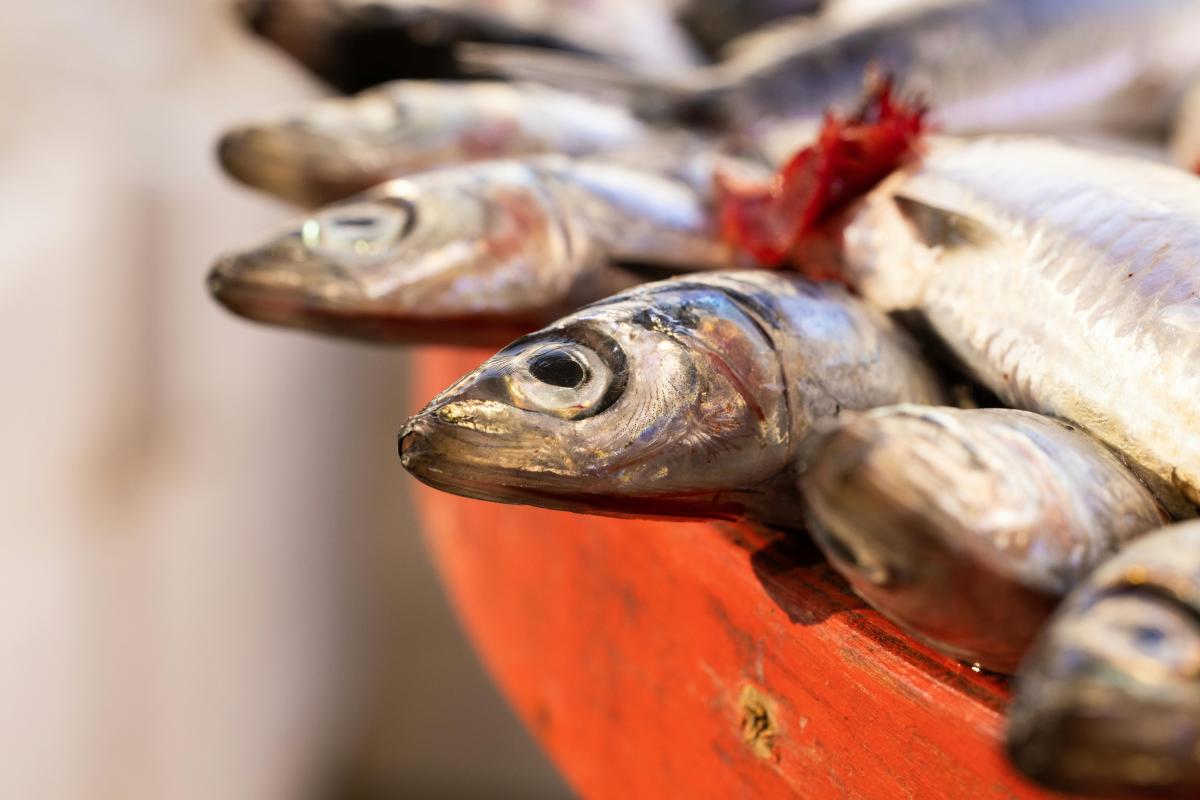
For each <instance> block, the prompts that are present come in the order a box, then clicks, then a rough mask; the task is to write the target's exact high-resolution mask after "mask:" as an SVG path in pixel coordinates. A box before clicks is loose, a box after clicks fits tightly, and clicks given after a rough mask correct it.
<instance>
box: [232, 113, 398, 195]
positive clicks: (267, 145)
mask: <svg viewBox="0 0 1200 800" xmlns="http://www.w3.org/2000/svg"><path fill="white" fill-rule="evenodd" d="M313 145H314V146H312V147H306V146H305V145H304V143H303V142H296V141H290V143H289V140H288V139H287V138H286V137H283V136H281V135H280V134H278V133H276V132H274V131H272V130H270V129H269V128H262V127H255V126H245V127H241V128H234V129H233V130H230V131H227V132H226V133H225V134H224V135H222V136H221V139H220V141H218V142H217V162H218V163H219V164H220V165H221V169H222V170H224V172H225V174H226V175H228V176H229V177H231V178H233V179H234V180H236V181H237V182H238V183H241V184H243V185H245V186H249V187H251V188H254V189H260V190H264V191H267V192H270V193H271V194H273V195H275V196H277V197H279V198H282V199H283V200H286V201H288V202H289V203H292V204H294V205H297V206H301V207H304V208H315V207H318V206H322V205H326V204H328V203H333V202H336V201H338V200H343V199H345V198H347V197H349V196H351V195H353V194H356V193H358V192H360V191H363V190H365V189H368V188H370V187H371V186H373V185H374V184H375V183H378V182H382V181H384V180H386V179H387V176H385V175H378V176H375V175H371V174H369V173H367V172H364V171H362V170H359V169H357V168H356V167H355V165H354V163H353V161H352V159H351V158H349V157H347V156H346V155H345V154H344V153H339V152H338V151H337V150H336V149H335V148H332V147H329V146H328V143H327V142H324V141H320V142H319V143H318V142H315V141H314V142H313ZM376 178H378V180H376Z"/></svg>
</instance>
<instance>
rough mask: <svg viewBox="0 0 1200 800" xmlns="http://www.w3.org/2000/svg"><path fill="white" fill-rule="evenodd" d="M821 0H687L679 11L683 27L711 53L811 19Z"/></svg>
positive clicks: (819, 7) (819, 6) (820, 5)
mask: <svg viewBox="0 0 1200 800" xmlns="http://www.w3.org/2000/svg"><path fill="white" fill-rule="evenodd" d="M822 5H823V3H822V2H821V0H686V2H684V3H683V5H682V7H681V8H680V9H679V12H678V14H679V18H680V21H681V22H682V24H683V26H684V27H685V28H686V29H687V31H688V32H689V33H690V34H691V35H692V37H693V38H694V39H696V41H698V42H700V44H701V45H702V46H703V47H704V49H705V51H706V52H708V53H710V54H714V55H715V54H717V53H720V52H722V51H723V50H724V48H726V47H727V46H729V45H730V44H731V43H733V42H736V41H738V40H739V39H741V38H742V37H744V36H748V35H753V33H752V32H753V31H757V30H759V29H760V28H762V27H764V26H771V25H773V24H778V23H779V22H780V21H781V20H790V19H793V18H795V19H804V20H811V19H812V18H813V15H814V14H815V13H816V12H817V11H818V10H819V9H821V7H822Z"/></svg>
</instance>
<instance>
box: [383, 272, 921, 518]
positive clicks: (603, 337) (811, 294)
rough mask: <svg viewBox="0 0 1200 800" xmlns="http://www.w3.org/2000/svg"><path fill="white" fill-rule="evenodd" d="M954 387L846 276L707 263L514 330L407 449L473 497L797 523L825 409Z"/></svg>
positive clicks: (419, 427) (413, 468)
mask: <svg viewBox="0 0 1200 800" xmlns="http://www.w3.org/2000/svg"><path fill="white" fill-rule="evenodd" d="M941 397H942V394H941V390H940V387H939V386H938V384H937V383H936V381H935V379H934V378H933V376H932V374H931V373H930V371H929V369H928V368H927V367H926V366H925V364H924V363H923V362H922V361H921V359H920V357H919V356H918V355H917V353H916V351H915V348H914V346H913V344H912V342H911V341H910V340H909V339H908V338H907V337H906V336H905V335H904V334H903V333H902V332H901V331H900V330H899V329H897V328H896V327H894V326H893V325H892V323H891V322H890V321H889V320H887V319H886V318H885V317H882V316H880V315H878V314H876V313H875V312H873V311H871V310H870V309H869V308H867V307H866V306H865V305H863V304H862V303H860V302H858V301H857V300H855V299H854V298H853V297H852V296H851V295H849V294H848V293H847V292H846V291H845V290H843V289H841V288H840V287H837V286H835V285H833V284H814V283H811V282H808V281H806V280H804V279H802V278H799V277H796V276H794V275H786V274H779V273H768V272H762V271H746V272H736V273H706V274H704V275H702V276H695V277H686V278H678V279H674V280H668V281H662V282H659V283H653V284H647V285H645V286H642V287H638V288H635V289H633V290H630V291H628V292H624V293H622V294H618V295H616V296H614V297H611V298H609V299H607V300H604V301H602V302H600V303H596V304H593V305H591V306H588V307H586V308H584V309H582V310H580V311H578V312H576V313H574V314H572V315H570V316H567V317H565V318H563V319H561V320H559V321H558V322H557V323H555V324H554V325H551V326H550V327H548V328H545V329H544V330H541V331H538V332H537V333H534V334H531V335H529V336H526V337H524V338H522V339H518V340H517V341H515V342H513V343H512V344H511V345H509V346H508V347H506V348H504V349H503V350H501V351H500V352H499V353H498V354H497V355H495V356H494V357H492V358H491V359H490V360H489V361H487V362H486V363H484V364H483V366H481V367H480V368H479V369H477V370H475V371H474V372H472V373H470V374H469V375H467V376H466V377H464V378H463V379H461V380H460V381H458V382H457V383H456V384H454V385H453V386H452V387H450V388H449V389H447V390H446V391H444V392H443V393H442V394H440V395H438V396H437V397H436V398H434V399H433V400H432V401H431V402H430V403H429V405H428V406H426V407H425V409H424V410H423V411H421V413H419V414H418V415H416V416H415V417H413V418H412V419H411V420H410V421H409V423H408V424H407V425H406V426H405V428H404V430H403V431H402V432H401V435H400V454H401V459H402V461H403V464H404V467H405V468H406V469H407V470H408V471H409V472H411V473H412V474H413V475H414V476H415V477H417V478H418V479H419V480H421V481H423V482H425V483H427V484H429V485H431V486H434V487H436V488H439V489H442V490H445V491H448V492H453V493H455V494H462V495H466V496H468V497H476V498H482V499H485V500H494V501H497V502H507V503H526V504H533V505H539V506H545V507H548V508H557V509H564V510H568V511H577V512H584V513H594V514H606V515H615V516H638V517H662V518H696V517H704V518H738V517H742V516H746V515H750V516H752V517H754V518H756V519H759V520H763V521H766V522H770V523H775V524H780V525H791V526H796V525H797V524H798V523H799V522H800V517H799V498H798V494H797V492H796V491H795V484H794V481H795V470H796V469H797V465H798V464H799V463H800V462H802V460H803V453H804V450H805V448H806V446H807V443H808V440H809V436H810V434H811V433H812V431H813V429H814V426H815V425H816V424H817V423H818V422H819V421H821V420H823V419H827V418H830V417H833V416H836V415H837V414H838V413H840V412H841V411H842V410H845V409H862V408H869V407H873V406H879V405H886V404H892V403H897V402H937V401H938V400H939V399H940V398H941Z"/></svg>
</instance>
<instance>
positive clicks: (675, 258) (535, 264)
mask: <svg viewBox="0 0 1200 800" xmlns="http://www.w3.org/2000/svg"><path fill="white" fill-rule="evenodd" d="M710 182H711V178H710ZM614 261H618V262H625V263H629V264H638V265H641V264H657V265H660V266H662V267H664V268H670V269H674V270H676V271H683V270H692V269H703V268H710V269H711V268H717V267H727V266H730V265H732V264H733V261H734V259H733V256H732V254H731V251H730V250H729V249H728V248H727V247H726V246H725V245H723V244H722V243H721V242H720V240H719V238H718V237H717V235H716V233H715V229H714V223H713V220H712V219H711V214H710V213H709V210H708V208H707V206H706V203H705V198H703V197H702V196H700V195H699V194H698V193H697V192H696V191H694V190H693V189H692V188H691V187H690V186H688V185H687V184H686V183H684V182H682V181H680V180H676V179H673V178H670V177H664V176H661V175H658V174H655V173H653V172H647V171H642V170H637V169H633V168H630V167H625V166H620V165H614V164H603V163H587V162H577V161H572V160H570V159H566V158H562V157H557V156H546V157H541V158H535V159H530V160H528V161H487V162H480V163H477V164H470V165H466V166H461V167H453V168H446V169H442V170H435V171H432V172H426V173H421V174H419V175H414V176H413V177H411V178H408V179H397V180H393V181H390V182H388V183H385V184H383V185H381V186H379V187H376V188H375V189H372V190H371V191H369V192H367V193H365V194H363V195H361V196H359V197H357V198H354V199H351V200H348V201H346V202H344V203H340V204H337V205H334V206H332V207H330V208H328V209H325V210H323V211H319V212H316V213H315V214H313V215H311V216H309V217H306V218H304V219H301V220H298V221H297V222H296V223H294V224H292V225H289V226H288V227H286V228H285V229H284V230H283V231H282V232H280V233H279V234H278V235H276V236H275V237H273V238H271V239H270V240H269V241H267V242H266V243H265V244H263V245H260V246H258V247H255V248H253V249H251V250H248V251H245V252H242V253H238V254H236V255H231V256H227V257H225V258H224V259H222V260H221V261H220V262H219V263H218V264H217V265H216V266H215V267H214V269H213V271H212V273H211V275H210V277H209V289H210V291H211V292H212V294H213V295H214V296H215V297H216V299H217V300H218V301H219V302H221V303H222V304H223V305H225V306H226V307H227V308H229V309H230V310H232V311H234V312H235V313H237V314H241V315H242V316H246V317H249V318H251V319H256V320H260V321H263V322H269V323H273V324H276V325H286V326H292V327H300V328H311V329H314V330H319V331H322V332H325V333H332V334H338V335H345V336H352V337H356V338H368V339H383V340H392V341H410V342H411V341H434V342H446V343H471V342H475V343H479V342H483V343H488V344H496V342H497V337H498V336H499V337H505V338H501V339H500V342H503V341H508V339H511V338H512V336H513V335H519V334H521V333H526V332H528V331H530V330H533V329H535V328H536V327H538V326H539V325H541V324H545V323H546V322H547V321H549V320H553V319H556V318H557V317H558V316H561V315H562V314H563V313H565V312H566V311H569V310H571V309H573V308H576V307H578V306H579V305H580V304H582V303H584V302H588V301H591V300H595V299H599V298H600V297H604V296H606V295H607V294H610V293H612V292H613V291H616V290H617V289H620V288H624V287H627V286H630V285H632V284H633V283H636V282H639V279H637V278H635V277H634V276H632V275H631V274H629V273H627V272H624V271H617V270H614V269H612V268H611V267H610V266H609V265H610V264H611V263H612V262H614Z"/></svg>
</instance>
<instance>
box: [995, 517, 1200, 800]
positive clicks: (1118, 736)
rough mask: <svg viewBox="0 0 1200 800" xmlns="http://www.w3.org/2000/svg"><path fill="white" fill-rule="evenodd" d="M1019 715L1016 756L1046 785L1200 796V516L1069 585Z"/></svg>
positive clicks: (1026, 679)
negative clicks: (1072, 588)
mask: <svg viewBox="0 0 1200 800" xmlns="http://www.w3.org/2000/svg"><path fill="white" fill-rule="evenodd" d="M1009 715H1010V716H1009V722H1008V731H1007V737H1006V738H1007V747H1008V751H1009V755H1010V757H1011V758H1012V759H1013V761H1014V763H1015V764H1016V766H1017V767H1018V768H1019V769H1020V770H1021V771H1022V772H1024V773H1025V774H1026V775H1028V776H1030V777H1032V778H1033V779H1035V780H1036V781H1038V782H1039V783H1042V784H1044V785H1046V786H1049V787H1053V788H1056V789H1060V790H1065V791H1070V792H1081V793H1086V794H1096V795H1102V796H1104V797H1130V798H1133V797H1138V798H1141V797H1178V798H1184V797H1197V796H1200V522H1196V521H1192V522H1186V523H1180V524H1177V525H1173V526H1170V527H1168V528H1163V529H1162V530H1160V531H1156V532H1154V533H1151V534H1148V535H1146V536H1145V537H1143V538H1142V539H1140V540H1139V541H1137V542H1135V543H1133V544H1132V545H1130V546H1129V547H1128V548H1127V549H1126V550H1124V551H1123V552H1121V553H1120V554H1119V555H1117V556H1116V557H1115V558H1113V559H1112V560H1110V561H1108V562H1107V563H1106V564H1104V565H1103V566H1102V567H1100V568H1099V569H1097V570H1096V571H1095V572H1094V573H1092V575H1091V576H1090V577H1089V578H1088V579H1087V580H1086V581H1085V582H1084V583H1082V584H1081V585H1080V586H1079V587H1078V588H1076V589H1075V591H1073V592H1072V593H1071V595H1070V596H1069V597H1068V598H1067V600H1066V602H1065V603H1063V605H1062V607H1061V608H1060V609H1059V610H1058V611H1057V612H1056V613H1055V615H1054V616H1053V617H1052V618H1051V620H1050V622H1049V624H1048V625H1047V626H1046V628H1045V630H1044V631H1043V633H1042V634H1041V635H1040V636H1039V638H1038V640H1037V643H1036V644H1035V646H1034V648H1033V650H1031V651H1030V653H1029V656H1028V657H1027V658H1026V660H1025V662H1024V663H1023V664H1022V666H1021V670H1020V672H1019V673H1018V675H1017V682H1016V687H1015V693H1014V697H1013V702H1012V704H1011V706H1010V708H1009Z"/></svg>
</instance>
